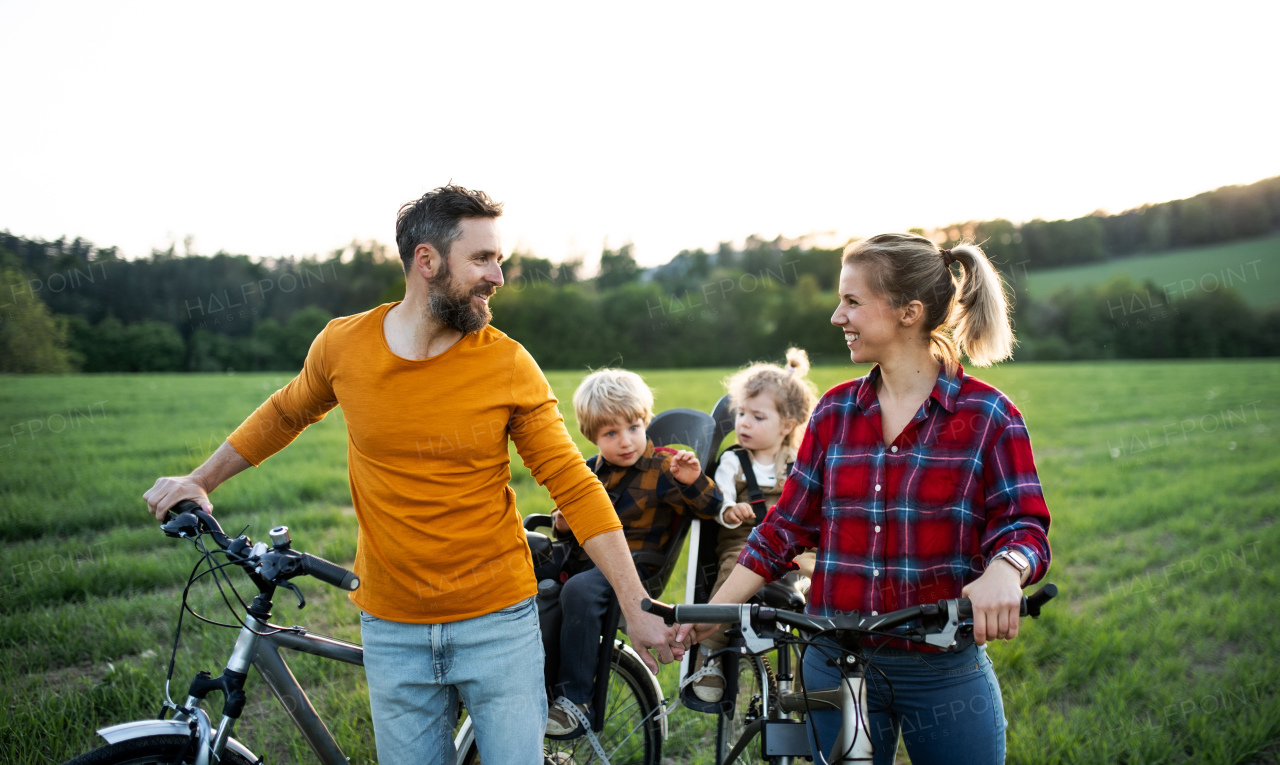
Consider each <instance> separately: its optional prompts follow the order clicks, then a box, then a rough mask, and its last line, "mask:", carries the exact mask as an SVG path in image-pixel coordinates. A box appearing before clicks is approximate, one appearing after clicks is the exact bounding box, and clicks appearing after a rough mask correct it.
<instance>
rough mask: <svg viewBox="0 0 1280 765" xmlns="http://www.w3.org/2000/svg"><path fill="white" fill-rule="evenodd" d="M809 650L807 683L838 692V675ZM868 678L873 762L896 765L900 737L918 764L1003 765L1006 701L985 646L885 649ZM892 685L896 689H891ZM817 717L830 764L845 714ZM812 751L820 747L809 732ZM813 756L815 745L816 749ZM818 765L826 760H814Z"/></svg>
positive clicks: (831, 653) (816, 652) (818, 653)
mask: <svg viewBox="0 0 1280 765" xmlns="http://www.w3.org/2000/svg"><path fill="white" fill-rule="evenodd" d="M826 654H827V655H823V652H822V651H819V650H818V649H817V648H816V647H812V646H811V647H810V648H809V649H808V650H807V651H806V652H805V657H804V685H805V687H806V688H810V689H813V690H820V689H823V688H834V687H836V684H837V682H838V680H839V674H838V672H837V670H836V669H835V668H834V667H830V666H828V665H827V663H826V662H827V658H828V656H834V655H836V652H835V651H834V650H828V651H827V652H826ZM872 665H873V667H878V668H879V669H880V670H883V671H884V675H881V674H880V673H879V672H877V671H876V670H875V669H874V668H873V669H869V670H868V671H867V673H866V685H867V707H868V709H869V710H870V713H869V714H868V718H869V722H870V723H871V731H870V732H871V743H872V745H873V746H874V747H875V765H892V763H893V760H894V754H895V753H896V751H897V748H898V735H899V733H901V735H902V738H903V740H904V741H905V742H906V745H907V753H908V754H909V755H911V762H912V763H914V764H915V765H931V764H933V763H937V764H938V765H943V764H944V763H945V765H992V764H993V763H995V764H997V765H998V764H1000V763H1003V762H1004V753H1005V741H1004V734H1005V728H1007V727H1008V722H1007V721H1006V720H1005V717H1004V703H1003V701H1002V700H1001V697H1000V683H999V682H998V681H997V680H996V673H995V669H994V668H993V667H992V666H991V659H989V658H988V657H987V650H986V648H985V647H983V648H979V647H977V646H975V645H970V646H969V647H968V648H965V649H964V650H962V651H959V652H956V653H923V652H920V651H899V650H895V649H892V648H884V649H881V650H880V651H879V652H878V653H876V654H875V656H874V658H873V659H872ZM885 676H887V677H888V679H889V682H890V683H892V691H890V689H889V688H888V687H886V684H885ZM812 719H813V721H814V723H815V724H814V726H813V727H815V728H816V729H817V733H818V740H819V742H821V745H822V750H823V755H824V756H825V757H826V758H827V761H828V762H830V761H831V759H832V749H833V748H834V746H835V742H836V739H837V736H838V734H839V731H840V713H839V712H816V713H814V714H813V716H812ZM809 736H810V741H809V743H810V746H814V742H813V729H812V728H811V729H810V733H809ZM814 751H817V747H816V746H814ZM814 762H817V763H820V762H821V761H820V760H819V759H818V757H817V756H816V755H815V756H814Z"/></svg>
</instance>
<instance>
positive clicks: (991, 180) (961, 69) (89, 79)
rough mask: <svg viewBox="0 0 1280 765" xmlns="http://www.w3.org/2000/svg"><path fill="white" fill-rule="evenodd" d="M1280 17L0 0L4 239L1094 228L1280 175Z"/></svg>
mask: <svg viewBox="0 0 1280 765" xmlns="http://www.w3.org/2000/svg"><path fill="white" fill-rule="evenodd" d="M1278 26H1280V4H1275V3H1256V2H1253V3H1239V4H1236V3H1230V2H1215V3H1211V4H1194V5H1193V4H1171V3H1163V4H1160V3H1097V4H1091V3H1071V4H1060V3H1057V4H1049V3H1011V4H991V3H981V2H973V3H938V4H933V3H876V4H871V3H849V2H845V3H796V4H782V3H777V2H771V3H744V2H735V3H691V2H685V3H679V4H676V3H671V4H667V3H658V2H645V3H628V4H624V3H608V4H606V3H582V4H557V3H511V4H506V3H500V2H485V3H475V4H464V3H458V2H450V3H427V2H413V3H373V2H369V3H359V4H356V3H342V4H325V3H317V2H308V3H296V4H295V3H283V2H281V3H237V2H218V3H200V4H195V3H172V2H168V3H132V2H111V3H102V2H84V3H71V2H56V1H44V2H14V1H13V0H0V103H2V104H3V105H4V110H3V111H4V115H3V117H2V118H0V230H4V229H7V230H8V231H9V232H11V233H13V234H16V235H19V236H25V237H29V238H45V239H55V238H57V237H60V236H64V235H65V236H68V237H77V236H79V237H84V238H87V239H89V240H92V241H93V242H94V243H95V244H97V245H99V246H108V245H116V246H119V247H120V248H121V250H122V252H123V253H124V254H125V255H126V256H129V257H138V256H145V255H147V254H149V253H150V251H151V250H152V248H160V249H164V248H167V247H168V246H169V245H170V244H174V243H176V244H177V246H178V251H179V252H180V253H181V252H183V250H184V244H183V242H184V240H186V239H187V238H188V237H190V238H191V241H192V251H194V252H198V253H202V254H211V253H213V252H216V251H218V250H225V251H228V252H235V253H246V254H249V255H253V256H260V257H277V256H284V255H306V254H313V253H327V252H330V251H332V250H335V249H339V248H342V247H343V246H344V245H345V244H346V243H348V242H350V241H352V240H361V241H366V240H372V239H376V240H378V241H381V242H384V243H392V242H393V241H394V236H395V213H396V210H397V209H398V208H399V206H400V205H401V204H402V203H404V202H406V201H408V200H411V199H413V198H416V197H418V196H419V195H421V194H422V193H423V192H425V191H427V190H429V189H431V188H434V187H436V186H440V185H443V184H445V183H447V182H450V181H452V182H454V183H457V184H459V185H462V186H466V187H470V188H478V189H483V190H485V191H486V192H488V193H489V194H490V195H491V196H493V197H494V198H495V199H497V200H499V201H501V202H503V203H504V204H505V206H506V214H505V216H504V218H503V220H502V226H503V236H504V244H505V246H506V248H507V249H508V251H517V250H518V251H525V252H532V253H534V254H536V255H538V256H540V257H546V258H550V259H552V260H554V261H559V260H562V259H564V258H575V257H583V258H585V259H586V261H587V263H588V269H590V264H591V262H592V260H593V259H595V260H598V257H599V252H600V249H601V247H602V246H605V245H608V246H611V247H617V246H619V245H621V244H622V243H624V242H628V241H629V242H633V243H634V245H635V253H636V256H637V259H638V260H639V261H640V263H641V264H642V265H655V264H658V263H663V262H666V261H667V260H669V259H670V258H671V257H672V256H673V255H675V254H676V253H677V252H678V251H680V250H682V249H693V248H697V247H703V248H707V249H712V250H713V249H714V248H715V247H716V245H717V243H718V242H720V241H731V240H732V241H738V242H741V241H742V239H743V238H744V237H746V236H747V235H750V234H757V235H760V236H763V237H765V238H773V237H774V236H777V235H779V234H781V235H783V236H786V237H789V238H793V237H799V236H802V235H806V234H813V233H822V232H829V237H831V238H835V239H839V240H841V241H843V239H844V238H847V237H850V236H865V235H871V234H875V233H880V232H882V231H892V230H904V229H906V228H909V227H912V226H921V227H924V228H931V227H933V226H941V225H945V224H947V223H952V222H959V221H966V220H981V219H990V218H996V217H1003V218H1008V219H1011V220H1014V221H1023V220H1029V219H1032V218H1037V217H1040V218H1045V219H1054V218H1063V217H1067V218H1070V217H1077V216H1080V215H1084V214H1088V213H1090V212H1092V211H1094V210H1097V209H1104V210H1108V211H1111V212H1119V211H1120V210H1123V209H1128V208H1130V207H1134V206H1137V205H1140V204H1143V203H1147V202H1160V201H1165V200H1169V199H1178V198H1183V197H1187V196H1191V195H1194V194H1196V193H1199V192H1201V191H1207V190H1210V189H1213V188H1217V187H1219V186H1223V185H1228V184H1239V183H1250V182H1253V181H1256V180H1260V179H1262V178H1267V177H1271V176H1276V175H1280V142H1277V141H1276V140H1275V132H1276V127H1275V125H1276V118H1277V116H1278V115H1280V103H1278V102H1277V97H1276V90H1275V83H1274V78H1275V74H1276V63H1275V59H1274V40H1273V39H1272V37H1273V34H1274V30H1275V29H1276V28H1277V27H1278Z"/></svg>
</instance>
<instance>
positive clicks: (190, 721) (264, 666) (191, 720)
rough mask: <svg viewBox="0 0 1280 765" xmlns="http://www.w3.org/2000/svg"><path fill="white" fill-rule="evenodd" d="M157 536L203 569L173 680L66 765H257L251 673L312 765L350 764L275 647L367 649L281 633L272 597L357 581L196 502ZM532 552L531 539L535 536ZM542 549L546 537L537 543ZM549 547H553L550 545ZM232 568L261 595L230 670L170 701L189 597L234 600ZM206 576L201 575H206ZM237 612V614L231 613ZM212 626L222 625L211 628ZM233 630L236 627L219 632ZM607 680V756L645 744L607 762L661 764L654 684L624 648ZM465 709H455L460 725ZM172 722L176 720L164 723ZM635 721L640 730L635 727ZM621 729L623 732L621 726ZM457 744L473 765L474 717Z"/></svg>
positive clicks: (177, 512)
mask: <svg viewBox="0 0 1280 765" xmlns="http://www.w3.org/2000/svg"><path fill="white" fill-rule="evenodd" d="M160 528H161V530H162V531H163V532H164V533H165V535H166V536H169V537H173V538H178V539H189V540H191V541H192V542H193V543H194V544H195V546H196V547H197V549H199V550H200V551H201V553H202V555H201V558H200V561H199V562H198V563H197V564H196V566H195V567H194V568H193V569H192V572H191V575H190V576H189V577H188V581H187V586H186V588H185V589H184V590H183V594H182V609H183V610H182V612H181V613H180V615H179V618H178V625H177V628H176V630H175V635H174V648H173V656H171V659H170V663H169V675H168V676H167V677H166V679H165V700H164V702H163V703H162V706H161V710H160V714H159V716H158V717H157V718H156V719H150V720H135V721H132V722H126V723H121V724H118V725H112V726H108V727H105V728H101V729H99V730H98V731H97V733H98V735H100V736H101V737H102V738H103V739H105V740H106V742H107V743H106V745H105V746H102V747H99V748H97V749H94V750H92V751H90V752H87V753H85V754H82V755H80V756H78V757H76V758H73V759H71V760H69V761H68V762H67V763H66V765H126V764H127V765H148V764H150V763H156V764H157V765H158V764H159V763H184V764H190V765H207V764H208V763H212V762H220V763H223V764H224V765H256V764H258V763H261V762H262V759H261V758H260V757H258V756H257V755H256V754H254V753H253V752H252V751H251V750H250V749H249V748H248V747H247V746H245V745H244V744H243V743H241V742H240V741H238V740H236V739H235V738H234V737H233V735H232V733H233V731H234V728H235V724H236V721H237V720H238V719H239V718H240V716H241V713H242V712H243V711H244V708H245V704H246V701H247V697H246V693H245V681H246V680H247V679H248V670H249V667H250V666H253V667H256V668H257V670H258V673H259V674H260V675H261V677H262V678H263V680H265V681H266V683H267V686H268V688H270V689H271V691H272V693H273V694H274V695H275V697H276V699H277V701H279V702H280V704H281V705H282V706H284V708H285V711H286V712H287V713H288V715H289V717H290V719H292V721H293V723H294V725H295V727H297V729H298V731H299V732H300V733H301V734H302V737H303V739H304V740H305V741H306V742H307V745H308V746H310V747H311V750H312V752H313V753H314V754H315V756H316V760H317V761H318V762H320V763H322V765H349V762H348V760H347V757H346V756H345V755H344V754H343V753H342V749H341V747H340V746H339V745H338V743H337V742H336V741H335V740H334V738H333V735H332V734H331V733H330V731H329V728H328V726H327V725H325V723H324V721H323V720H322V719H321V718H320V715H319V714H318V713H317V712H316V710H315V707H314V706H313V705H312V704H311V701H310V699H308V697H307V694H306V691H304V690H303V688H302V687H301V685H299V683H298V681H297V679H296V678H295V677H294V675H293V673H292V672H291V671H290V670H289V667H288V664H287V663H286V662H285V660H284V658H283V657H282V656H281V655H280V648H288V649H290V650H295V651H301V652H303V653H309V654H312V655H314V656H319V657H321V658H324V659H332V660H335V661H341V662H344V663H347V664H353V665H356V666H360V667H363V666H364V649H363V648H362V647H361V646H359V645H357V644H355V643H349V642H346V641H343V640H336V639H333V638H329V637H324V636H321V635H315V634H312V633H309V632H308V631H307V630H306V629H304V628H302V627H297V626H295V627H281V626H278V625H275V624H272V623H271V621H270V620H271V609H272V607H273V604H272V599H273V597H274V596H275V592H276V590H277V589H278V588H281V587H283V588H285V589H288V590H290V591H292V592H293V593H294V595H296V596H297V598H298V604H299V606H300V607H301V606H303V605H305V603H306V600H305V599H304V597H303V595H302V592H301V591H300V590H299V589H298V586H297V585H296V584H294V583H293V582H292V581H290V580H292V579H294V578H296V577H298V576H303V575H309V576H312V577H314V578H316V579H319V580H320V581H322V582H325V583H326V584H330V585H332V586H334V587H338V588H339V589H342V590H347V591H353V590H355V589H357V588H358V587H359V586H360V581H359V579H358V578H357V577H356V576H355V574H354V573H352V572H350V571H348V570H346V569H345V568H343V567H341V566H338V565H336V564H333V563H330V562H329V561H326V560H324V559H323V558H319V557H316V556H314V555H310V554H308V553H305V552H300V551H297V550H294V549H293V548H292V542H291V539H290V537H289V530H288V527H287V526H278V527H276V528H273V529H271V531H270V532H269V536H270V539H271V544H270V545H268V544H267V543H266V542H258V543H256V544H255V543H254V542H253V541H252V540H250V539H249V538H248V537H247V536H244V535H241V536H238V537H236V538H235V539H232V538H230V537H228V536H227V535H226V534H225V533H224V532H223V530H222V527H221V525H220V524H219V523H218V521H217V520H216V519H215V518H214V517H213V516H212V515H209V514H208V513H206V512H204V511H203V510H201V509H200V507H199V506H198V505H196V504H195V503H194V502H190V501H184V502H180V503H178V505H176V506H175V507H174V509H173V510H172V511H171V512H170V514H169V516H168V518H166V521H165V523H164V524H162V525H161V527H160ZM530 536H531V537H534V538H535V539H533V540H531V541H533V542H534V544H535V545H536V537H541V536H542V535H540V534H531V535H530ZM206 537H207V538H209V539H211V540H213V542H214V544H215V545H216V547H217V549H210V548H209V547H207V546H206V545H205V544H204V539H205V538H206ZM543 539H544V541H545V537H544V538H543ZM548 544H549V543H548ZM217 555H221V556H222V557H224V558H225V559H226V560H225V561H224V562H220V563H219V562H215V559H214V556H217ZM229 567H238V568H241V569H243V570H244V571H245V573H246V574H248V576H249V578H250V580H251V581H252V582H253V583H254V585H256V586H257V588H258V595H257V596H256V597H255V598H254V599H253V602H252V603H251V604H245V603H244V601H243V600H240V605H241V606H243V607H244V609H245V612H246V613H245V617H244V618H243V619H238V621H239V625H238V626H239V633H238V635H237V637H236V641H235V643H234V645H233V647H232V649H231V655H230V657H229V658H228V659H227V662H226V666H225V668H224V669H223V671H222V674H221V675H220V676H219V677H216V678H214V677H212V676H211V675H210V674H209V673H208V672H204V671H202V672H200V673H198V674H197V675H196V677H195V678H194V679H193V680H192V681H191V686H190V689H189V690H188V693H187V697H186V699H185V701H184V702H183V703H182V704H177V703H175V702H174V701H173V699H172V698H171V697H170V694H169V685H170V682H171V681H172V678H173V667H174V661H173V657H176V655H177V646H178V638H179V637H180V635H181V631H182V614H185V613H187V612H188V611H190V612H191V613H192V614H193V615H196V616H197V617H198V618H201V619H203V620H204V621H211V620H209V619H205V618H204V617H200V616H199V615H198V614H195V612H194V611H191V609H190V608H189V607H188V606H187V595H188V593H189V592H190V589H191V586H192V585H193V584H194V583H195V582H196V581H198V580H200V579H201V578H203V577H206V576H212V577H214V581H215V582H218V587H219V590H220V591H221V590H222V585H223V583H224V582H225V584H226V585H228V587H229V588H230V589H231V591H232V593H233V594H235V595H236V598H237V599H239V595H238V593H235V589H234V586H233V585H232V584H231V581H230V578H229V577H228V576H227V574H226V572H225V569H226V568H229ZM202 569H203V570H202ZM222 595H223V599H224V600H225V601H226V602H227V605H228V607H229V608H230V607H231V603H232V601H231V600H230V599H229V598H228V597H227V593H226V592H225V591H223V592H222ZM233 612H234V609H233ZM211 623H213V624H218V622H211ZM221 626H236V625H221ZM612 669H613V672H612V673H611V675H610V684H609V692H608V694H607V696H606V697H607V700H608V703H609V709H612V710H614V711H613V713H612V714H606V716H605V720H606V722H607V723H608V724H607V725H606V726H604V728H603V731H604V732H603V733H602V734H601V737H602V738H603V739H604V741H605V742H606V743H608V742H611V741H612V742H614V743H613V744H612V745H611V746H612V750H613V751H614V752H615V754H616V753H617V752H621V753H622V754H623V755H626V754H627V753H628V751H630V750H628V749H626V748H624V747H623V744H625V743H626V741H628V740H629V739H628V736H629V735H630V734H631V732H632V731H634V730H643V731H644V735H643V736H642V737H641V738H639V739H637V740H638V741H640V742H641V744H642V745H641V746H640V748H639V750H638V751H639V752H640V756H638V757H634V758H629V757H619V758H611V761H613V762H638V763H644V764H645V765H657V762H658V760H657V756H658V753H659V752H660V751H661V739H662V738H665V737H666V721H665V719H655V715H654V714H653V711H654V710H657V709H661V691H660V690H659V689H658V686H657V680H656V679H655V678H653V677H652V675H650V674H649V672H648V670H647V669H646V668H645V666H644V663H643V662H642V661H641V660H640V657H639V656H638V655H636V653H635V651H633V650H632V649H631V648H630V646H625V645H622V644H621V643H620V642H619V643H617V644H616V645H615V646H614V651H613V665H612ZM215 691H216V692H220V693H222V694H223V706H222V714H221V717H220V719H219V720H218V722H217V724H216V725H215V724H214V723H213V721H212V719H211V718H210V715H209V713H208V712H207V711H205V709H204V708H202V706H201V705H202V703H203V702H204V701H205V699H206V698H207V697H208V695H209V694H210V693H213V692H215ZM633 707H635V708H638V709H640V710H641V713H640V715H639V716H638V717H637V716H634V715H627V714H626V711H627V710H628V709H630V708H633ZM463 711H464V710H463V709H462V708H461V707H460V708H459V717H460V719H461V718H462V712H463ZM170 713H173V714H174V716H173V717H166V715H168V714H170ZM633 717H637V720H638V722H637V721H632V718H633ZM624 723H625V726H624ZM566 743H571V742H554V743H552V742H550V741H548V744H549V745H551V747H552V756H550V757H548V760H549V761H551V762H555V763H557V764H559V763H563V762H575V763H583V762H588V761H590V759H589V758H587V757H583V756H579V757H576V758H575V757H574V756H573V754H574V751H575V750H574V749H573V748H569V749H567V750H564V751H568V752H569V754H568V758H569V759H565V758H564V757H556V756H555V751H556V750H557V749H560V748H561V746H562V745H564V744H566ZM454 745H455V747H456V748H457V752H458V757H457V763H458V765H464V764H465V765H477V763H479V752H478V749H477V747H476V743H475V732H474V729H473V728H472V726H471V721H470V718H469V717H467V718H465V719H461V725H460V727H459V729H458V731H457V732H456V734H455V739H454Z"/></svg>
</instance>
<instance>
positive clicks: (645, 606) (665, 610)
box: [640, 598, 676, 624]
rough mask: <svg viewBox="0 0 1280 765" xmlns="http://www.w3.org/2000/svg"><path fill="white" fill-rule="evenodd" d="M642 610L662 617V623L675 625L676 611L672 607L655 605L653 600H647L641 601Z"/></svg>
mask: <svg viewBox="0 0 1280 765" xmlns="http://www.w3.org/2000/svg"><path fill="white" fill-rule="evenodd" d="M640 610H641V611H644V612H645V613H647V614H653V615H654V616H660V617H662V621H664V622H666V623H667V624H675V622H676V610H675V609H674V608H672V607H671V606H664V605H662V604H661V603H654V602H653V601H652V600H649V599H648V598H645V599H644V600H642V601H640Z"/></svg>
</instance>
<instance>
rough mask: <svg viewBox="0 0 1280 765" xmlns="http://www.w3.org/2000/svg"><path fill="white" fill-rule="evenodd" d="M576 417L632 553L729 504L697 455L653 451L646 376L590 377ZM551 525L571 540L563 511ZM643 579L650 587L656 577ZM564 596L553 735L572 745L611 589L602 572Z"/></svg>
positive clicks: (574, 582) (583, 575)
mask: <svg viewBox="0 0 1280 765" xmlns="http://www.w3.org/2000/svg"><path fill="white" fill-rule="evenodd" d="M573 410H574V413H575V414H576V415H577V418H578V428H579V429H580V430H581V431H582V434H583V435H585V436H586V437H587V438H588V439H590V440H591V442H592V443H593V444H595V445H596V447H597V448H599V450H600V453H599V454H597V455H596V456H594V457H591V458H590V459H588V460H587V466H588V467H589V468H591V470H592V472H594V473H595V474H596V476H597V477H598V478H599V479H600V482H601V483H602V484H604V487H605V490H606V491H607V492H608V493H609V498H610V500H611V501H612V502H613V506H614V509H615V510H616V511H617V513H618V520H620V521H621V522H622V530H623V533H624V534H625V535H626V538H627V545H628V547H629V548H630V549H631V550H632V551H633V552H635V551H647V552H657V553H661V552H664V551H665V550H666V548H667V545H668V543H669V542H670V540H671V536H672V534H673V532H674V531H675V530H676V529H677V528H678V524H679V523H680V522H681V520H682V517H683V515H684V513H685V512H692V513H694V514H695V515H698V516H701V517H703V518H708V519H710V518H714V517H715V514H716V512H717V511H718V510H719V508H720V505H721V503H722V499H723V498H722V496H721V494H720V491H719V489H717V488H716V485H715V484H714V483H712V482H711V480H710V479H709V478H707V476H706V475H704V474H703V472H702V465H701V464H700V463H699V461H698V458H697V457H695V456H694V455H693V453H692V452H687V451H676V450H675V449H668V448H665V447H654V445H653V442H652V441H650V440H649V439H648V437H647V436H646V435H645V429H646V427H647V426H648V425H649V421H650V420H651V419H652V418H653V392H652V391H651V390H649V386H648V385H646V384H645V382H644V380H643V379H641V377H640V375H638V374H636V373H634V372H628V371H626V370H622V369H601V370H599V371H597V372H594V373H592V374H590V375H588V376H587V378H586V379H585V380H583V381H582V384H581V385H579V386H578V390H577V391H575V392H574V394H573ZM552 519H553V522H554V524H555V528H556V533H557V535H559V536H560V538H564V537H565V536H566V535H571V534H572V531H571V529H570V528H569V526H568V524H567V523H566V522H565V519H564V516H563V515H561V514H560V512H559V511H558V510H557V511H555V512H553V513H552ZM639 573H640V578H641V579H642V580H643V579H646V578H647V577H648V576H650V575H652V573H653V572H650V571H643V570H642V571H640V572H639ZM559 597H560V609H561V613H562V617H563V622H562V623H561V627H560V662H559V674H558V676H557V677H558V682H557V683H556V684H555V691H556V693H557V694H558V696H559V699H558V700H557V702H556V703H554V704H553V705H552V706H551V708H550V710H549V712H548V716H547V731H546V732H547V735H548V736H550V737H553V738H573V737H576V736H578V735H581V734H582V733H583V727H582V726H581V725H580V723H579V721H578V716H577V714H575V713H574V711H573V710H571V709H569V708H568V704H569V703H572V704H574V705H577V706H578V708H579V710H580V711H581V712H582V713H583V714H584V715H585V713H586V711H587V705H588V702H589V701H590V699H591V696H592V690H593V676H594V674H595V656H596V653H597V650H598V648H599V644H600V632H601V630H602V629H603V623H604V617H605V614H606V613H607V611H608V608H609V605H610V602H611V599H612V589H611V588H610V587H609V583H608V581H607V580H606V579H605V578H604V575H603V574H602V573H601V572H600V570H599V569H597V568H594V567H589V568H587V569H586V570H583V571H581V572H580V573H576V574H574V575H572V576H570V577H569V578H568V579H567V580H566V581H565V582H564V584H563V586H562V587H561V589H560V594H559Z"/></svg>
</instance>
